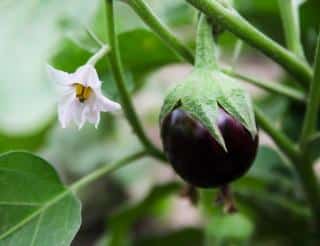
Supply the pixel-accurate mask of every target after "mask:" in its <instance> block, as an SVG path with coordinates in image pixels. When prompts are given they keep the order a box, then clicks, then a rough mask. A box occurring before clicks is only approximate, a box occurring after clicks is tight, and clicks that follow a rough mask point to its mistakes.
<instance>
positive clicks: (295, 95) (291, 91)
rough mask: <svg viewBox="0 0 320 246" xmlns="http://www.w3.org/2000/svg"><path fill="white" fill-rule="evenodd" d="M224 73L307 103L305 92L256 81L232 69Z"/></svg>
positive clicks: (224, 70) (273, 83) (225, 70)
mask: <svg viewBox="0 0 320 246" xmlns="http://www.w3.org/2000/svg"><path fill="white" fill-rule="evenodd" d="M222 71H223V72H224V73H225V74H227V75H229V76H231V77H233V78H236V79H240V80H242V81H244V82H247V83H250V84H253V85H256V86H257V87H259V88H262V89H264V90H266V91H269V92H271V93H276V94H279V95H283V96H286V97H288V98H291V99H293V100H295V101H298V102H303V103H305V102H306V95H305V94H304V93H303V92H301V91H299V90H296V89H293V88H291V87H288V86H285V85H281V84H278V83H275V82H267V81H261V80H256V79H254V78H251V77H248V76H245V75H242V74H239V73H237V72H234V71H232V70H230V69H222Z"/></svg>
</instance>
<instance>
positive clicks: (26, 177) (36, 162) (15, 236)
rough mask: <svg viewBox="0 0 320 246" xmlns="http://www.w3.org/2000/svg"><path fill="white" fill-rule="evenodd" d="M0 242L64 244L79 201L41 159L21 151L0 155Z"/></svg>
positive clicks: (43, 245) (73, 224)
mask: <svg viewBox="0 0 320 246" xmlns="http://www.w3.org/2000/svg"><path fill="white" fill-rule="evenodd" d="M0 185H1V190H0V221H1V224H0V245H1V246H9V245H14V246H29V245H30V246H31V245H33V246H57V245H59V246H68V245H70V243H71V241H72V239H73V237H74V236H75V234H76V232H77V231H78V229H79V227H80V223H81V215H80V203H79V201H78V199H77V198H75V197H74V196H73V194H72V193H71V192H69V191H68V190H67V189H66V188H65V187H64V186H63V184H61V182H60V180H59V177H58V176H57V174H56V172H55V170H54V169H53V168H52V167H51V165H50V164H49V163H47V162H46V161H45V160H43V159H41V158H39V157H37V156H34V155H32V154H29V153H24V152H11V153H8V154H5V155H2V156H1V157H0Z"/></svg>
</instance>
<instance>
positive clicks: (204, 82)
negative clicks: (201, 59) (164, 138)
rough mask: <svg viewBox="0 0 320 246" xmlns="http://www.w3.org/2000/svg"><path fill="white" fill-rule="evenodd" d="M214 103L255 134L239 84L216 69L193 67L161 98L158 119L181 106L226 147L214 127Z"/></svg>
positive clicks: (215, 114)
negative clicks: (184, 77)
mask: <svg viewBox="0 0 320 246" xmlns="http://www.w3.org/2000/svg"><path fill="white" fill-rule="evenodd" d="M218 105H219V106H220V107H222V108H223V109H225V110H226V111H227V112H228V113H229V114H230V115H231V116H233V117H234V118H235V119H237V120H238V121H239V122H240V123H241V124H242V125H243V126H244V127H245V128H246V129H248V131H249V132H250V133H251V134H252V136H255V135H256V133H257V129H256V125H255V119H254V114H253V110H252V103H251V100H250V97H249V95H248V94H247V93H246V91H245V90H244V89H243V88H242V87H241V85H240V84H239V83H238V82H237V81H235V80H233V79H232V78H230V77H228V76H226V75H224V74H222V73H221V72H219V71H210V70H207V69H199V68H196V69H194V71H193V72H192V73H191V75H190V76H189V77H188V78H187V79H186V80H185V81H184V82H182V83H180V84H178V85H177V86H176V87H175V88H174V89H173V90H172V91H171V92H170V93H169V94H168V95H167V96H166V98H165V101H164V104H163V106H162V109H161V113H160V122H161V121H162V120H163V118H164V117H165V116H166V115H167V114H168V113H170V112H171V111H172V110H173V109H174V108H176V107H181V108H182V109H184V110H185V111H186V112H188V113H190V114H191V115H192V116H193V117H194V118H195V119H197V120H199V121H200V122H201V123H202V124H203V125H204V126H205V127H206V128H207V129H208V130H209V132H210V133H211V135H212V136H213V137H214V138H215V139H216V140H217V142H218V143H220V145H221V146H222V147H224V149H225V150H226V147H225V143H224V139H223V137H222V135H221V133H220V130H219V128H218V126H217V117H218Z"/></svg>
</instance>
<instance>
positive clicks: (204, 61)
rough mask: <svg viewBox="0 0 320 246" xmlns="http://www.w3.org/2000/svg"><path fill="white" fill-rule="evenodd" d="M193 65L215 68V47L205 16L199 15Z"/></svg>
mask: <svg viewBox="0 0 320 246" xmlns="http://www.w3.org/2000/svg"><path fill="white" fill-rule="evenodd" d="M196 44H197V46H196V60H195V67H197V68H203V67H205V68H207V69H212V70H213V69H217V61H216V52H217V51H216V47H215V42H214V40H213V36H212V30H211V26H210V24H209V23H208V21H207V17H206V16H205V15H203V14H201V15H200V18H199V22H198V28H197V41H196Z"/></svg>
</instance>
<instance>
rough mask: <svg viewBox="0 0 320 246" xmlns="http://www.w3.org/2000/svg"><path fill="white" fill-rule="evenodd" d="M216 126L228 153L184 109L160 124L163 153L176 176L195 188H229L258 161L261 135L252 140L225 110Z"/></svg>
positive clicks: (171, 113) (222, 111)
mask: <svg viewBox="0 0 320 246" xmlns="http://www.w3.org/2000/svg"><path fill="white" fill-rule="evenodd" d="M217 125H218V128H219V129H220V131H221V134H222V136H223V138H224V141H225V144H226V147H227V150H228V152H226V151H225V150H224V149H223V148H222V147H221V145H220V144H219V143H218V142H217V141H216V140H215V139H214V138H213V137H212V136H211V134H210V133H209V131H208V129H206V128H205V127H204V126H203V125H202V124H201V123H200V122H199V121H197V120H196V119H194V118H192V117H191V115H190V114H189V113H187V112H185V111H183V110H182V109H179V108H177V109H174V110H173V111H172V112H170V113H169V114H168V115H167V116H166V117H165V118H164V119H163V121H162V122H161V138H162V143H163V148H164V152H165V154H166V155H167V157H168V159H169V161H170V163H171V165H172V167H173V169H174V170H175V171H176V173H177V174H178V175H179V176H180V177H181V178H182V179H183V180H185V181H186V182H187V183H189V184H191V185H193V186H196V187H199V188H215V187H220V186H223V185H226V184H228V183H230V182H232V181H233V180H235V179H237V178H239V177H241V176H243V175H244V174H245V173H246V172H247V171H248V170H249V168H250V167H251V165H252V164H253V161H254V159H255V156H256V153H257V148H258V134H257V135H256V136H255V137H254V138H253V137H252V136H251V134H250V133H249V131H248V130H247V129H246V128H245V127H244V126H243V125H242V124H241V123H240V122H239V121H237V120H236V119H234V118H233V117H232V116H231V115H229V114H228V113H227V112H226V111H225V110H223V109H222V108H219V112H218V118H217Z"/></svg>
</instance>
